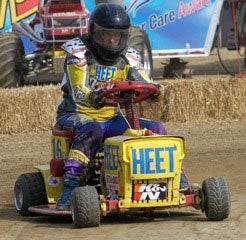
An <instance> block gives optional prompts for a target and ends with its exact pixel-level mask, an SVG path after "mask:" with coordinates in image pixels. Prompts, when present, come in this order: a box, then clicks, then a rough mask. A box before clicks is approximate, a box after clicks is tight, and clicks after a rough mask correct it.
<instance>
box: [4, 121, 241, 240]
mask: <svg viewBox="0 0 246 240" xmlns="http://www.w3.org/2000/svg"><path fill="white" fill-rule="evenodd" d="M166 127H167V129H168V132H169V133H170V134H173V135H182V136H184V137H185V139H186V157H185V160H184V166H185V167H186V171H187V173H188V175H189V177H190V182H192V183H193V182H196V183H199V184H201V183H202V181H203V180H204V179H206V178H208V177H212V176H223V177H225V178H226V180H227V181H228V184H229V188H230V193H231V214H230V216H229V218H228V219H226V220H225V221H222V222H209V221H206V219H205V216H204V214H202V213H201V212H200V211H197V210H195V209H193V208H183V209H169V210H168V211H164V212H158V213H156V214H155V215H154V217H153V218H150V219H149V218H145V217H143V216H136V215H127V214H123V215H116V216H107V217H106V218H103V219H102V223H101V226H100V227H99V228H88V229H74V228H73V224H72V221H71V219H70V218H58V217H50V216H38V217H29V218H28V217H22V216H19V215H18V214H17V212H16V211H15V208H14V205H13V186H14V183H15V181H16V179H17V177H18V176H19V175H20V174H21V173H25V172H32V171H34V169H33V168H32V166H34V165H37V164H47V163H48V162H49V160H50V133H49V132H44V133H39V134H25V135H24V134H18V135H0V142H1V150H0V185H1V187H0V240H12V239H18V240H27V239H32V240H36V239H39V240H40V239H44V240H49V239H50V240H51V239H52V240H53V239H64V240H65V239H66V240H67V239H88V240H90V239H101V240H104V239H105V240H106V239H112V240H113V239H127V240H131V239H134V240H137V239H151V240H154V239H156V240H157V239H158V240H159V239H174V240H176V239H185V240H186V239H188V240H196V239H202V240H207V239H211V240H213V239H230V240H231V239H233V240H234V239H235V240H238V239H246V227H245V224H246V200H245V199H246V186H245V183H246V120H242V121H219V122H208V123H192V122H188V123H182V124H180V123H177V124H174V123H168V124H166Z"/></svg>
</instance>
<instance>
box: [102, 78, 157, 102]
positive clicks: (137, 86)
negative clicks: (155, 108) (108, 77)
mask: <svg viewBox="0 0 246 240" xmlns="http://www.w3.org/2000/svg"><path fill="white" fill-rule="evenodd" d="M106 86H107V88H108V89H107V90H106V91H104V92H103V93H102V97H104V98H105V105H107V106H117V105H118V104H120V105H123V104H126V103H129V102H132V103H137V102H141V101H144V100H146V99H148V98H149V97H150V96H151V95H152V94H154V93H156V91H157V87H156V86H154V85H153V84H149V83H143V82H140V81H129V80H126V81H124V82H117V81H112V82H109V83H107V85H106Z"/></svg>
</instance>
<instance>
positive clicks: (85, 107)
mask: <svg viewBox="0 0 246 240" xmlns="http://www.w3.org/2000/svg"><path fill="white" fill-rule="evenodd" d="M86 46H87V44H86V40H85V39H83V37H82V36H80V37H78V38H75V39H72V40H70V41H68V42H66V43H65V44H64V45H63V46H62V48H63V49H64V50H65V51H66V52H67V57H66V60H65V64H64V77H63V80H62V83H61V90H62V91H63V98H62V99H61V101H60V103H59V105H58V108H57V123H58V124H59V125H60V126H66V127H70V128H73V132H74V136H73V139H74V140H73V143H72V146H71V149H70V152H69V156H68V159H67V160H66V161H65V164H64V171H65V174H64V176H63V193H62V195H61V198H60V199H59V201H58V203H57V209H58V210H66V209H67V208H69V204H70V203H69V196H70V194H71V191H72V189H73V188H75V187H77V186H79V177H80V176H81V175H82V173H83V172H84V169H85V167H86V165H87V164H88V162H89V161H90V160H92V159H93V158H94V156H95V154H96V152H97V150H98V149H99V148H101V147H102V145H103V141H104V139H106V138H108V137H112V136H118V135H122V134H123V133H124V132H125V131H126V130H127V129H128V128H129V126H128V124H127V122H126V120H125V118H124V117H123V116H122V115H121V114H119V111H118V108H117V107H111V106H104V107H102V108H99V109H95V108H94V107H93V106H92V105H91V102H90V93H91V91H92V90H93V89H94V87H95V86H96V84H97V83H100V82H109V81H112V80H116V79H117V81H125V79H129V80H138V81H142V82H152V80H151V79H150V78H149V77H148V75H147V74H146V72H145V71H144V69H143V68H142V66H141V64H140V61H139V60H140V57H139V55H138V54H137V53H136V51H135V50H134V49H132V48H128V50H127V51H126V52H125V54H124V55H122V56H121V57H120V58H119V59H118V61H117V62H115V63H114V64H113V65H106V64H105V65H102V64H100V63H99V62H98V61H97V58H96V56H94V55H93V53H92V52H91V51H90V50H89V49H88V47H86ZM161 93H163V92H162V91H161ZM140 127H141V128H147V129H149V130H151V131H152V132H154V133H157V134H166V130H165V127H164V126H163V125H162V124H161V123H160V122H157V121H151V120H147V119H140Z"/></svg>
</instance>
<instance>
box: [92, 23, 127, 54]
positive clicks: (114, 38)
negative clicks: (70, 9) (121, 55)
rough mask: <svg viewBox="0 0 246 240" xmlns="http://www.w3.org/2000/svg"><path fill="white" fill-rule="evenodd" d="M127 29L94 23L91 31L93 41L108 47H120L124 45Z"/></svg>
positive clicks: (116, 48)
mask: <svg viewBox="0 0 246 240" xmlns="http://www.w3.org/2000/svg"><path fill="white" fill-rule="evenodd" d="M128 35H129V29H110V28H104V27H101V26H99V25H97V24H96V23H95V25H94V31H93V39H94V41H95V42H96V43H97V44H99V45H101V46H102V47H105V48H108V49H112V50H113V49H115V50H118V49H122V48H125V47H126V42H127V39H128Z"/></svg>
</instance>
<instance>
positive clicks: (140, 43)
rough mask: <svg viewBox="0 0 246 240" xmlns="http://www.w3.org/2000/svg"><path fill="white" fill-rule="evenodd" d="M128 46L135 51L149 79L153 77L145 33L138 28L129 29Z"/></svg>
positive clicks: (149, 49)
mask: <svg viewBox="0 0 246 240" xmlns="http://www.w3.org/2000/svg"><path fill="white" fill-rule="evenodd" d="M129 45H130V46H131V47H133V48H134V49H136V50H137V51H138V52H139V53H140V55H141V58H142V61H141V62H142V64H143V66H144V69H145V71H146V72H147V73H148V75H149V77H152V76H153V59H152V52H151V46H150V42H149V37H148V35H147V33H146V32H145V31H144V30H142V29H141V28H139V27H136V26H132V27H131V35H130V39H129Z"/></svg>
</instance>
